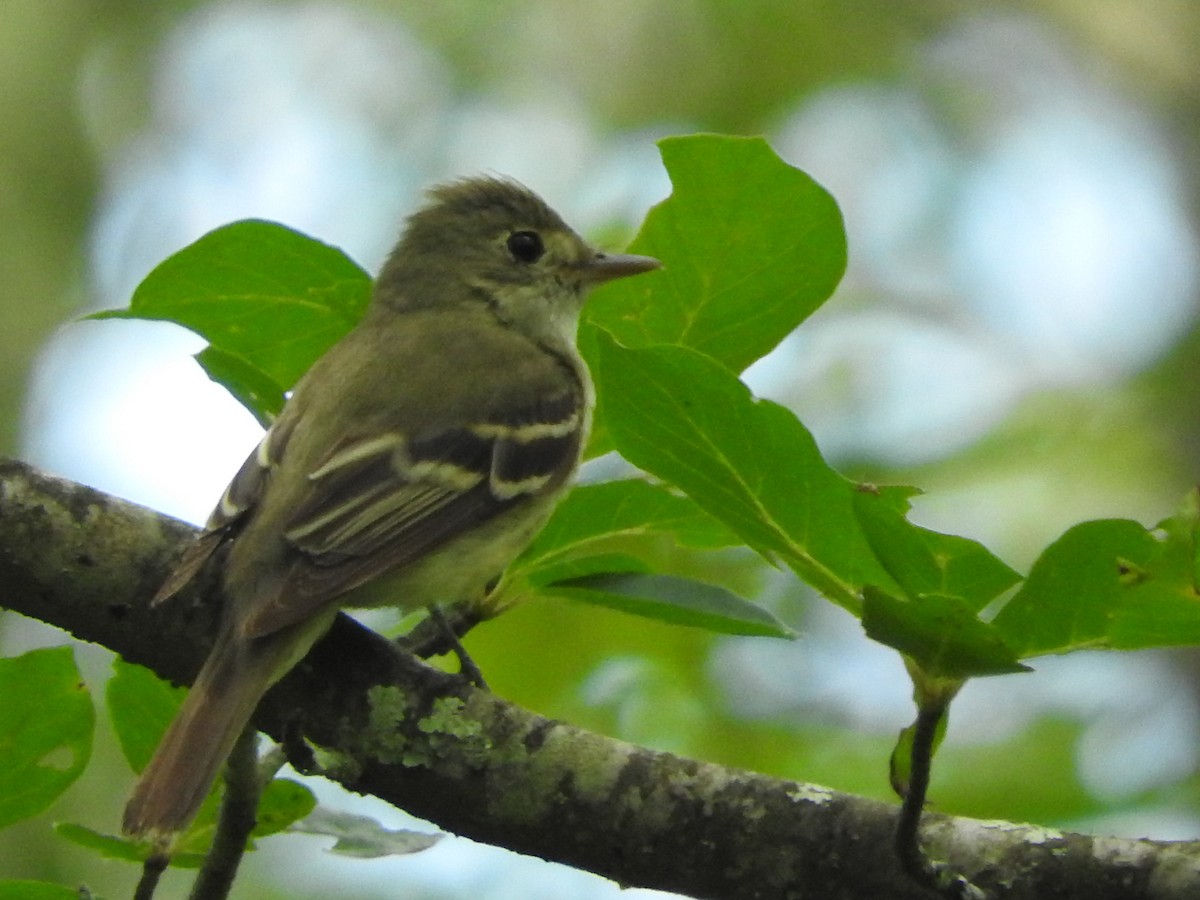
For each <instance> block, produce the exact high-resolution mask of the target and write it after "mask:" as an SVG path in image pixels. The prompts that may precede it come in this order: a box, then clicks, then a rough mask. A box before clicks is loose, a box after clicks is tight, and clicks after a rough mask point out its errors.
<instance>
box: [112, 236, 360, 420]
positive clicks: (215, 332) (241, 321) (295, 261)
mask: <svg viewBox="0 0 1200 900" xmlns="http://www.w3.org/2000/svg"><path fill="white" fill-rule="evenodd" d="M370 285H371V280H370V277H369V276H368V275H367V274H366V273H365V272H364V271H363V270H362V269H361V268H359V266H358V265H357V264H356V263H354V262H353V261H352V260H351V259H350V258H349V257H348V256H346V255H345V254H344V253H343V252H342V251H341V250H338V249H337V248H335V247H330V246H329V245H328V244H323V243H321V242H320V241H317V240H314V239H313V238H310V237H307V236H306V235H303V234H300V233H299V232H297V231H293V230H292V229H290V228H287V227H285V226H283V225H279V224H277V223H274V222H264V221H260V220H256V219H248V220H245V221H241V222H234V223H233V224H230V225H225V226H222V227H221V228H218V229H216V230H215V231H211V232H209V233H208V234H206V235H204V236H203V237H201V238H200V239H199V240H197V241H195V242H194V243H192V244H190V245H188V246H187V247H184V248H183V249H182V250H180V251H179V252H178V253H175V254H174V255H173V256H170V257H168V258H167V259H166V260H164V261H163V262H162V263H160V264H159V265H158V266H157V267H156V268H155V269H154V270H153V271H152V272H151V273H150V274H149V275H147V276H146V278H145V279H144V280H143V281H142V283H141V284H140V285H138V287H137V290H135V291H134V294H133V299H132V300H131V302H130V304H129V308H128V309H123V310H109V311H106V312H102V313H98V314H96V315H95V316H93V317H92V318H124V319H161V320H165V321H169V322H176V323H178V324H180V325H182V326H184V327H185V328H189V329H191V330H192V331H195V332H196V333H197V334H199V335H201V336H203V337H205V338H207V339H208V341H209V343H210V344H211V346H212V347H213V348H215V349H214V351H213V352H212V353H207V354H204V353H202V354H201V357H200V361H201V363H202V364H205V366H206V368H207V366H208V365H212V368H211V369H208V371H209V374H210V375H211V376H212V377H213V378H214V380H217V381H220V382H221V383H222V384H224V383H225V382H224V381H223V380H222V379H223V377H224V376H232V377H233V385H232V390H233V392H234V395H235V396H237V397H238V399H239V400H241V401H242V402H243V403H247V402H255V397H256V396H261V397H262V398H263V400H264V401H265V402H266V407H265V408H254V407H252V408H251V412H254V413H255V415H257V416H259V417H260V419H261V418H263V417H264V416H265V415H268V414H269V413H270V412H271V410H272V408H276V409H277V407H278V399H279V398H281V397H282V396H283V394H284V393H285V392H286V391H287V390H289V389H290V388H291V387H292V385H293V384H295V382H296V380H297V379H298V378H299V377H300V376H301V375H303V374H304V373H305V372H306V371H307V370H308V368H309V366H311V365H312V364H313V362H314V361H315V360H316V359H317V357H319V356H320V355H321V354H322V353H324V352H325V350H327V349H328V348H329V347H330V346H331V345H332V344H333V343H334V342H335V341H336V340H337V339H338V338H340V337H341V336H342V335H343V334H345V333H346V332H347V331H349V330H350V328H351V327H352V326H353V325H354V324H355V323H356V322H357V321H358V319H359V318H360V317H361V315H362V313H363V310H364V309H365V308H366V304H367V300H368V299H369V297H370Z"/></svg>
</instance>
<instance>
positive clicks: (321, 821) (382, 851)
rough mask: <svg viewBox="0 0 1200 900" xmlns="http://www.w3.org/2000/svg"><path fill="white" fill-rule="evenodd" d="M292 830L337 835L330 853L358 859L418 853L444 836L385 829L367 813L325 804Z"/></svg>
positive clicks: (302, 832) (330, 835) (303, 832)
mask: <svg viewBox="0 0 1200 900" xmlns="http://www.w3.org/2000/svg"><path fill="white" fill-rule="evenodd" d="M291 830H292V831H295V832H299V833H301V834H319V835H325V836H329V837H334V838H337V842H336V843H335V844H334V845H333V847H332V848H331V850H330V852H332V853H336V854H338V855H340V856H350V857H354V858H356V859H379V858H380V857H384V856H404V855H407V854H409V853H419V852H421V851H422V850H428V849H429V848H430V847H432V846H433V845H434V844H436V843H437V842H438V841H440V840H441V839H442V835H440V834H426V833H424V832H420V831H410V830H407V829H400V830H392V829H389V828H384V827H383V826H382V825H380V824H379V823H378V822H377V821H375V820H374V819H372V818H369V817H367V816H358V815H353V814H351V813H346V812H339V811H337V810H332V809H327V808H325V807H323V806H322V807H318V808H317V809H316V810H314V811H313V812H312V814H311V815H309V816H308V817H307V818H305V819H303V820H301V821H299V822H297V823H296V824H295V825H293V826H292V828H291Z"/></svg>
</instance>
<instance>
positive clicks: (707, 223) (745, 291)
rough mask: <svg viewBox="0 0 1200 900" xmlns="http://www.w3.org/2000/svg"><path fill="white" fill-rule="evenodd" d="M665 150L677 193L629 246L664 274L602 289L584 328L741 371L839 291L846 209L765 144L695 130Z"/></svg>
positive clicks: (671, 141) (649, 217)
mask: <svg viewBox="0 0 1200 900" xmlns="http://www.w3.org/2000/svg"><path fill="white" fill-rule="evenodd" d="M659 150H660V152H661V153H662V158H663V165H664V166H665V167H666V170H667V173H668V174H669V175H670V177H671V185H672V192H671V196H670V197H668V198H667V199H666V200H664V201H663V202H662V203H660V204H659V205H658V206H656V207H654V209H652V210H651V211H650V213H649V215H647V216H646V221H645V223H644V224H643V226H642V229H641V231H640V232H639V233H638V236H637V237H636V238H635V239H634V241H633V243H632V244H631V245H630V248H629V249H630V250H631V251H632V252H634V253H645V254H648V255H650V256H655V257H657V258H658V259H660V260H662V261H663V264H664V268H663V269H662V270H661V271H660V272H656V273H653V274H651V275H647V276H642V277H639V278H634V279H629V280H628V281H627V282H624V283H618V284H615V285H613V286H612V287H611V288H609V289H606V290H605V291H603V292H602V293H600V294H597V296H596V297H595V298H594V299H593V300H592V301H591V302H590V303H589V304H588V305H587V307H586V309H585V317H586V321H588V322H590V323H592V324H594V325H596V326H599V327H600V328H601V329H603V330H604V331H607V332H608V333H610V334H612V335H613V336H614V337H616V339H617V340H618V341H620V342H621V343H622V344H624V345H625V346H627V347H646V346H650V345H653V344H677V345H682V346H685V347H691V348H693V349H696V350H699V351H700V352H702V353H704V354H706V355H708V356H710V357H712V358H713V359H716V360H718V361H720V362H721V363H722V364H723V365H725V366H727V367H729V368H731V369H733V370H735V371H741V370H742V369H744V368H745V367H746V366H748V365H750V363H752V362H754V361H755V360H757V359H759V358H760V357H762V356H764V355H765V354H766V353H767V352H769V351H770V350H771V349H772V348H773V347H775V345H776V344H778V343H779V342H780V341H781V340H783V339H784V338H785V337H787V335H789V334H790V333H791V332H792V331H793V330H795V328H796V326H797V325H799V324H800V323H801V322H803V321H804V320H805V319H806V318H807V317H808V316H809V315H810V314H811V313H812V312H813V311H814V310H816V309H817V308H818V307H819V306H820V305H821V304H822V303H823V302H824V301H825V300H826V298H828V297H829V295H830V294H831V293H833V289H834V288H835V287H836V286H837V283H838V281H839V280H840V279H841V277H842V273H843V272H844V271H845V268H846V238H845V233H844V231H843V228H842V218H841V213H840V212H839V211H838V207H837V204H836V203H835V202H834V200H833V198H832V197H831V196H830V195H829V194H828V193H827V192H826V191H825V190H824V189H823V188H822V187H821V186H820V185H818V184H817V183H816V182H815V181H813V180H812V179H811V178H810V177H809V176H808V175H806V174H805V173H804V172H801V171H800V170H799V169H796V168H794V167H793V166H790V165H788V164H787V163H785V162H784V161H783V160H781V159H780V158H779V157H778V156H777V155H776V154H775V151H774V150H772V149H771V147H770V145H768V144H767V142H766V141H765V140H763V139H762V138H757V137H753V138H748V137H732V136H728V135H715V134H695V135H688V136H683V137H672V138H666V139H664V140H662V141H660V142H659ZM592 337H594V334H593V335H590V336H588V341H589V342H590V341H591V339H592ZM589 349H591V348H590V346H589Z"/></svg>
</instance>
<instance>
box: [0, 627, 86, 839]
mask: <svg viewBox="0 0 1200 900" xmlns="http://www.w3.org/2000/svg"><path fill="white" fill-rule="evenodd" d="M0 697H2V698H3V702H0V828H2V827H4V826H6V825H11V824H12V823H13V822H19V821H21V820H23V819H28V818H30V817H31V816H36V815H37V814H38V813H40V812H42V811H43V810H45V809H46V808H47V807H48V806H49V805H50V804H51V803H52V802H53V801H54V800H55V799H56V798H57V797H58V796H59V795H60V794H61V793H62V792H63V791H65V790H66V789H67V787H69V786H70V785H71V784H72V783H73V782H74V781H75V779H76V778H78V777H79V775H80V773H82V772H83V770H84V768H85V767H86V766H87V762H88V759H89V758H90V757H91V753H92V729H93V726H94V723H95V713H94V711H93V709H92V698H91V695H90V694H89V692H88V689H87V686H86V685H85V684H84V683H83V680H82V679H81V677H80V675H79V670H78V669H77V668H76V666H75V657H74V654H73V653H72V650H71V648H70V647H51V648H48V649H44V650H31V651H29V652H28V653H24V654H22V655H21V656H17V657H13V658H10V659H0Z"/></svg>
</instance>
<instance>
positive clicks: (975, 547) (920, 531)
mask: <svg viewBox="0 0 1200 900" xmlns="http://www.w3.org/2000/svg"><path fill="white" fill-rule="evenodd" d="M915 492H916V489H915V488H901V487H888V488H879V489H873V490H861V491H858V492H857V493H856V494H855V495H854V508H855V512H856V513H857V515H858V520H859V522H860V523H861V525H862V528H863V532H864V533H865V534H866V536H867V540H868V541H869V542H870V544H871V549H872V550H873V551H874V553H875V555H876V557H878V558H879V560H880V562H881V563H883V567H884V568H885V569H887V571H888V573H889V574H890V575H891V576H892V577H893V578H894V579H895V580H896V582H897V584H899V585H900V587H901V588H903V589H904V593H905V594H906V595H907V596H908V597H909V598H913V599H915V598H918V597H922V596H924V595H926V594H944V595H949V596H954V597H958V598H960V599H962V600H964V601H965V602H966V604H967V605H968V606H969V607H970V608H971V609H972V610H973V611H974V612H979V610H981V609H983V608H984V607H985V606H987V604H988V603H990V602H991V601H992V600H993V599H995V598H996V597H997V596H998V595H999V594H1001V593H1002V592H1004V591H1006V590H1008V589H1009V588H1010V587H1012V586H1013V585H1014V584H1016V583H1017V582H1018V581H1020V580H1021V576H1020V575H1019V574H1018V573H1017V572H1015V571H1014V570H1013V569H1011V568H1009V567H1008V566H1007V565H1005V564H1004V562H1002V561H1001V560H1000V559H998V558H997V557H996V556H995V555H993V554H992V552H991V551H990V550H988V549H987V548H986V547H984V546H983V545H982V544H980V543H978V542H977V541H973V540H970V539H969V538H964V537H959V536H958V535H953V534H942V533H940V532H937V531H931V530H930V529H928V528H922V527H920V526H919V525H914V524H913V523H911V522H909V521H908V519H906V518H905V516H904V512H905V511H906V510H907V506H908V504H907V499H906V498H907V497H908V496H911V495H912V494H913V493H915ZM899 504H903V505H899Z"/></svg>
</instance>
